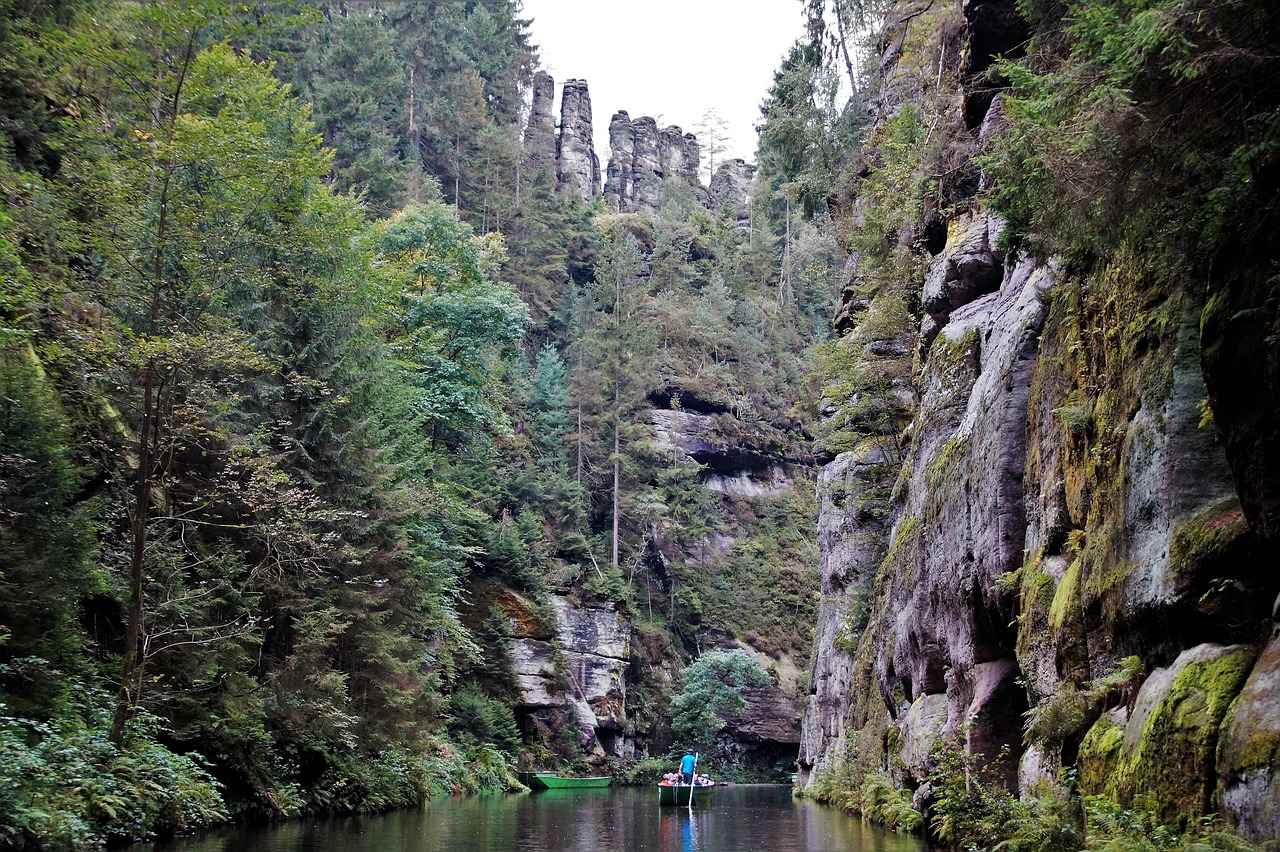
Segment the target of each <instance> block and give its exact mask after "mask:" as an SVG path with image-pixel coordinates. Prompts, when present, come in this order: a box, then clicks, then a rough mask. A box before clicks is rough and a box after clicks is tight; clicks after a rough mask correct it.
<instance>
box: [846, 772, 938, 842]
mask: <svg viewBox="0 0 1280 852" xmlns="http://www.w3.org/2000/svg"><path fill="white" fill-rule="evenodd" d="M857 810H858V811H859V812H860V813H861V814H862V815H863V816H865V817H866V818H867V819H870V820H871V821H872V822H876V823H879V824H881V825H883V826H884V827H885V828H892V829H893V830H894V831H915V830H916V829H918V828H919V827H920V826H921V825H922V824H923V823H924V815H923V814H921V813H920V812H919V811H918V810H916V809H915V808H914V807H912V805H911V795H910V793H909V792H908V791H906V790H899V789H898V788H897V787H895V786H894V785H893V781H892V779H890V778H889V776H887V775H885V774H884V773H882V772H871V773H868V774H867V776H866V778H864V779H863V782H862V797H861V801H860V803H859V806H858V808H857Z"/></svg>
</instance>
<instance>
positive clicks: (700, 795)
mask: <svg viewBox="0 0 1280 852" xmlns="http://www.w3.org/2000/svg"><path fill="white" fill-rule="evenodd" d="M715 788H716V784H715V782H714V781H710V782H707V783H704V784H694V785H693V786H689V785H688V784H659V785H658V804H660V805H679V806H681V807H688V806H689V796H690V795H691V794H692V796H693V805H694V807H697V806H698V805H709V804H711V791H712V790H714V789H715Z"/></svg>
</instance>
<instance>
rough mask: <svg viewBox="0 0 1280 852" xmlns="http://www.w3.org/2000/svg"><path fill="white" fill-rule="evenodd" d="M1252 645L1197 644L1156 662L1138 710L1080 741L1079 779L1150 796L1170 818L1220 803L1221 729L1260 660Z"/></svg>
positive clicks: (1115, 716) (1126, 798)
mask: <svg viewBox="0 0 1280 852" xmlns="http://www.w3.org/2000/svg"><path fill="white" fill-rule="evenodd" d="M1255 656H1256V649H1255V648H1253V647H1251V646H1247V645H1230V646H1223V645H1216V644H1204V645H1197V646H1196V647H1194V648H1191V649H1190V650H1188V651H1184V652H1183V653H1182V654H1181V655H1180V656H1179V657H1178V658H1177V660H1175V661H1174V663H1173V665H1171V666H1169V667H1168V668H1165V669H1156V670H1155V671H1153V672H1152V673H1151V675H1150V677H1148V678H1147V681H1146V683H1144V684H1143V686H1142V689H1141V690H1140V691H1139V692H1138V696H1137V699H1136V701H1135V703H1134V707H1133V710H1132V712H1128V711H1126V710H1125V709H1124V708H1120V709H1118V710H1115V711H1112V712H1111V713H1106V714H1104V715H1103V717H1102V718H1101V719H1099V720H1098V722H1097V723H1095V724H1094V726H1093V727H1092V728H1091V729H1090V730H1089V732H1088V733H1087V734H1086V735H1085V738H1084V742H1083V743H1082V744H1081V746H1080V762H1079V769H1080V787H1081V792H1083V793H1086V794H1093V793H1105V794H1107V795H1109V796H1111V797H1112V798H1114V799H1116V800H1117V801H1120V802H1124V803H1129V802H1132V801H1133V800H1134V798H1135V797H1138V796H1142V797H1144V798H1145V800H1146V801H1144V803H1143V804H1144V807H1150V808H1151V809H1153V810H1155V811H1156V812H1158V813H1159V814H1160V815H1161V817H1162V818H1163V819H1164V820H1165V821H1166V822H1170V823H1174V822H1176V821H1178V820H1179V819H1186V818H1189V817H1194V816H1198V815H1200V814H1205V813H1209V812H1210V811H1212V810H1213V796H1214V792H1215V790H1216V786H1217V780H1216V779H1217V772H1216V762H1215V753H1216V751H1217V748H1218V731H1219V727H1220V726H1221V724H1222V720H1223V718H1224V717H1225V716H1226V714H1227V709H1228V707H1230V706H1231V703H1232V701H1233V700H1234V699H1235V698H1236V696H1237V695H1238V694H1239V693H1240V690H1241V687H1242V686H1243V684H1244V682H1245V679H1246V678H1247V677H1248V676H1249V672H1250V670H1251V669H1252V667H1253V662H1254V658H1255Z"/></svg>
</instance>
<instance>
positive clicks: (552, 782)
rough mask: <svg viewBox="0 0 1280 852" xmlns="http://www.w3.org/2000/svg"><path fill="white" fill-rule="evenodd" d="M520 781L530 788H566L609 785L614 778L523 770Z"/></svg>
mask: <svg viewBox="0 0 1280 852" xmlns="http://www.w3.org/2000/svg"><path fill="white" fill-rule="evenodd" d="M519 778H520V783H521V784H523V785H525V786H526V787H528V788H529V789H530V790H565V789H569V788H576V787H608V786H609V782H610V781H612V780H613V779H612V778H610V777H609V776H608V775H592V776H588V777H585V778H573V777H569V776H565V775H558V774H556V773H555V772H521V773H520V775H519Z"/></svg>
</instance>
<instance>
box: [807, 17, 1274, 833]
mask: <svg viewBox="0 0 1280 852" xmlns="http://www.w3.org/2000/svg"><path fill="white" fill-rule="evenodd" d="M957 5H958V4H957ZM960 13H961V9H959V8H956V9H946V10H940V11H939V10H935V11H934V12H932V13H931V14H933V15H934V17H935V19H934V20H928V21H924V20H921V21H917V22H913V23H911V24H903V25H901V26H902V27H909V26H913V25H919V26H922V27H927V28H928V29H929V30H930V31H931V32H932V33H935V34H936V33H941V34H942V35H940V36H934V37H932V40H931V41H930V42H929V43H928V46H927V47H923V48H922V47H919V45H918V43H917V48H916V49H917V50H919V51H923V56H921V55H912V54H910V53H909V52H905V51H903V49H902V48H901V45H902V44H904V43H906V44H910V43H911V39H910V35H911V34H910V33H907V32H905V31H903V30H901V29H900V30H899V32H897V33H891V34H890V35H891V37H887V38H886V39H884V40H883V44H885V45H897V47H896V48H893V49H888V48H887V52H886V54H885V55H884V56H883V57H882V63H881V65H880V67H879V70H878V77H877V82H876V87H875V90H874V91H873V92H871V93H870V97H868V104H869V106H870V110H871V116H872V120H873V123H874V126H876V127H881V128H883V127H885V126H887V125H888V124H889V123H890V122H892V121H894V120H896V119H897V117H899V116H901V115H903V110H904V109H906V108H908V107H907V105H909V104H915V105H918V104H921V103H923V104H926V105H927V108H928V110H936V112H937V118H936V119H935V120H934V127H933V128H932V129H930V131H929V132H930V133H931V134H933V133H938V134H939V136H941V135H942V134H944V133H950V134H951V135H950V136H949V137H948V138H947V141H946V143H945V148H946V149H945V150H944V151H943V152H942V154H941V155H940V159H941V160H942V161H943V162H945V163H947V164H948V165H949V166H950V167H951V171H950V172H949V173H948V174H950V175H951V176H952V177H951V178H950V182H949V183H947V182H946V181H944V183H943V185H942V186H941V187H940V189H939V194H940V196H943V198H942V203H938V204H936V205H935V206H934V207H933V209H925V210H922V211H919V215H918V217H917V218H916V219H915V221H914V222H913V223H912V224H911V225H910V226H909V227H908V228H907V229H905V230H904V231H903V232H902V233H901V234H899V235H898V237H899V238H900V239H901V241H902V243H903V244H904V245H910V246H912V247H913V251H914V252H915V255H914V256H915V257H917V258H919V261H920V264H921V266H920V269H921V273H920V275H919V277H918V278H917V279H913V280H915V281H917V282H918V283H916V284H915V285H913V286H914V287H915V290H914V292H913V293H911V294H909V299H908V301H909V302H914V303H916V304H918V305H919V306H920V308H921V312H920V315H921V316H922V321H921V323H920V325H919V326H917V327H912V328H907V327H905V326H903V325H901V324H900V325H899V326H897V327H895V328H886V326H885V323H883V322H879V323H876V322H875V319H876V317H877V316H883V313H881V314H878V313H877V305H878V304H881V303H885V302H886V300H887V299H888V298H889V294H887V293H886V292H885V291H884V290H883V288H882V289H881V290H880V292H879V293H878V294H876V295H873V296H872V297H870V300H869V301H868V298H867V296H866V295H865V294H866V292H867V289H868V288H867V287H866V286H865V284H866V281H865V280H864V272H865V269H866V266H865V263H864V259H863V258H862V257H861V256H859V255H858V254H856V253H855V254H854V255H853V257H852V258H851V261H850V272H849V280H850V286H849V287H848V288H847V289H846V294H845V304H844V306H843V307H842V309H841V314H840V320H839V321H838V328H839V329H840V330H841V331H843V332H844V333H845V335H846V337H845V341H844V343H845V345H846V346H848V347H849V348H850V350H851V351H852V352H853V353H854V357H855V360H856V361H857V363H858V364H859V365H860V366H861V367H862V368H867V369H873V370H878V371H881V372H886V371H887V372H888V373H892V374H895V375H906V376H910V377H913V379H912V380H908V381H897V382H895V383H894V384H893V385H892V387H891V389H890V390H889V391H887V393H892V394H896V395H897V396H898V397H899V398H901V397H903V396H905V397H906V401H907V409H908V411H909V412H910V418H909V419H910V423H909V426H908V427H907V428H906V430H905V431H904V432H903V433H902V434H901V435H899V436H897V437H892V436H890V439H888V440H880V441H866V442H863V444H861V445H860V446H858V447H857V448H855V449H853V450H850V451H847V452H844V453H841V454H840V455H838V456H837V457H835V458H834V459H833V460H831V461H830V462H829V463H828V464H827V465H826V466H825V467H824V469H823V471H822V473H821V476H820V480H819V499H820V503H821V517H820V528H819V536H820V537H819V545H820V548H821V567H822V593H823V597H822V603H821V611H820V621H819V625H818V629H817V635H818V639H817V647H816V654H815V661H814V665H813V669H812V676H811V692H810V695H809V696H808V704H807V708H806V713H805V717H804V723H803V735H802V742H801V747H800V777H799V783H800V785H801V786H802V787H808V786H811V785H812V784H813V783H814V781H815V780H816V779H817V778H818V776H819V775H820V774H821V773H823V772H825V771H828V770H830V769H832V768H834V767H836V766H838V765H845V766H846V767H847V766H848V765H852V766H854V767H856V768H857V769H858V770H860V771H861V772H863V773H870V772H884V773H887V774H888V775H889V776H891V777H892V779H893V780H894V782H895V783H896V784H897V785H898V786H900V787H902V788H905V789H907V790H910V791H914V793H915V798H916V802H917V804H918V805H920V806H922V807H927V805H928V802H929V787H928V776H929V774H930V772H932V771H933V770H934V769H936V767H937V765H938V759H939V756H938V749H939V748H940V747H944V748H945V747H950V748H954V749H958V750H960V751H963V752H966V753H968V754H970V755H981V756H982V757H981V766H982V771H983V773H984V777H987V778H989V779H991V780H993V781H995V782H997V783H1001V784H1004V785H1005V786H1007V787H1008V788H1009V789H1012V790H1018V791H1021V792H1022V793H1024V794H1030V793H1032V792H1033V791H1035V790H1036V789H1042V788H1043V785H1044V784H1047V783H1051V782H1053V781H1055V780H1056V779H1057V778H1058V775H1059V771H1060V770H1062V769H1070V770H1072V771H1073V773H1074V775H1075V777H1076V778H1077V779H1078V784H1079V790H1080V792H1081V793H1082V794H1091V793H1106V794H1108V795H1110V796H1112V797H1113V798H1115V799H1116V800H1118V801H1120V802H1122V803H1131V802H1133V800H1134V797H1135V796H1136V795H1137V794H1139V793H1142V794H1145V796H1146V799H1145V802H1146V803H1147V805H1148V806H1149V807H1151V808H1153V809H1154V810H1155V811H1156V812H1157V813H1158V814H1159V815H1160V816H1161V817H1162V818H1164V819H1166V820H1168V821H1170V822H1174V821H1176V820H1177V819H1179V818H1180V817H1182V816H1188V815H1190V816H1194V815H1199V814H1205V813H1211V812H1217V813H1220V814H1223V815H1225V817H1226V818H1227V819H1228V820H1229V821H1230V822H1231V823H1232V824H1233V825H1234V826H1236V827H1237V828H1238V829H1239V830H1240V831H1241V832H1242V833H1243V834H1244V835H1246V836H1247V837H1250V838H1252V839H1254V840H1268V839H1273V838H1275V837H1276V836H1280V806H1278V805H1277V802H1280V710H1277V702H1276V693H1275V689H1276V686H1277V683H1278V682H1280V628H1278V627H1277V621H1276V617H1277V613H1276V607H1277V604H1278V603H1280V601H1278V600H1277V593H1280V573H1278V572H1276V571H1275V570H1274V566H1275V564H1276V560H1275V545H1276V544H1277V534H1276V529H1275V526H1274V524H1273V523H1272V519H1273V518H1274V506H1275V505H1276V502H1275V501H1276V490H1277V483H1276V481H1275V480H1274V478H1273V479H1272V480H1271V481H1270V483H1268V484H1265V485H1264V484H1262V482H1261V476H1260V474H1259V472H1258V469H1257V466H1261V468H1262V469H1266V470H1270V469H1272V468H1271V467H1269V465H1272V464H1273V463H1274V457H1275V453H1274V446H1275V440H1276V436H1275V432H1274V425H1273V424H1274V410H1272V411H1271V413H1269V414H1268V413H1265V407H1266V406H1265V403H1261V404H1260V403H1258V402H1257V399H1264V400H1265V399H1269V398H1272V396H1271V395H1273V394H1274V391H1275V384H1276V383H1275V382H1274V381H1270V382H1268V381H1267V379H1266V376H1267V371H1268V370H1273V369H1274V365H1275V360H1276V359H1275V356H1274V354H1270V355H1269V354H1268V351H1269V350H1268V349H1267V348H1266V345H1265V344H1258V343H1257V342H1256V340H1257V338H1253V339H1252V340H1251V339H1250V338H1248V337H1240V338H1235V337H1231V336H1230V335H1228V334H1226V333H1225V328H1226V325H1227V324H1226V322H1225V321H1224V322H1223V323H1222V328H1218V327H1215V325H1214V322H1215V318H1217V317H1221V316H1223V314H1222V312H1221V311H1220V309H1219V310H1218V311H1217V313H1215V309H1216V306H1215V305H1214V304H1213V302H1212V300H1210V302H1209V303H1208V304H1206V299H1205V296H1204V294H1203V293H1202V292H1200V291H1199V290H1198V289H1197V288H1196V287H1195V286H1193V284H1192V283H1191V282H1188V281H1185V280H1177V279H1174V280H1170V278H1169V277H1168V276H1162V274H1161V272H1160V269H1159V267H1158V265H1157V264H1148V263H1144V262H1142V259H1140V258H1133V257H1123V256H1116V257H1112V258H1104V259H1102V261H1101V262H1098V263H1093V264H1090V265H1083V264H1079V263H1074V264H1072V263H1066V262H1064V261H1060V260H1058V259H1055V258H1043V257H1036V256H1033V255H1030V254H1028V253H1026V252H1021V251H1018V250H1016V249H1008V248H1006V247H1005V242H1006V241H1002V240H1001V235H1002V232H1003V230H1004V228H1005V224H1004V223H1003V222H1002V221H1001V220H1000V218H999V217H997V216H996V215H994V214H992V213H991V212H989V211H987V210H986V209H984V207H983V205H982V203H981V200H980V196H979V195H977V191H978V190H979V189H980V188H982V187H984V186H986V185H987V183H986V182H987V181H988V178H987V176H986V175H983V174H982V173H981V172H980V171H979V169H978V167H977V166H976V165H974V164H973V161H972V157H973V156H974V155H975V154H978V153H981V152H982V151H983V150H984V146H985V145H986V141H987V140H988V139H990V138H991V134H995V133H999V132H1001V109H1002V106H1001V95H1000V93H999V90H998V86H996V85H994V84H992V83H991V82H990V77H989V75H987V74H986V71H987V69H988V67H989V66H990V64H991V59H992V57H994V56H995V55H997V54H999V53H1006V54H1008V53H1010V52H1016V49H1017V45H1018V44H1020V43H1021V41H1022V40H1024V39H1025V37H1026V26H1025V24H1023V23H1022V21H1021V19H1020V18H1019V17H1018V14H1017V12H1016V10H1015V8H1014V5H1013V3H1012V2H1004V0H989V1H988V2H982V3H979V2H973V3H969V2H966V3H965V4H963V9H962V13H963V17H961V14H960ZM927 17H928V16H924V18H927ZM913 63H914V64H915V66H919V67H913V65H912V64H913ZM921 68H923V69H925V70H923V71H922V70H921ZM948 80H949V81H951V83H950V84H949V85H948V83H947V81H948ZM935 81H936V82H935ZM939 83H940V84H942V85H941V87H938V84H939ZM927 118H928V113H927V112H926V119H927ZM925 123H926V124H927V121H926V122H925ZM948 127H950V130H946V129H945V128H948ZM939 128H943V129H941V130H940V129H939ZM873 138H875V137H874V132H873ZM935 138H936V137H935ZM881 155H882V154H881V152H879V151H875V150H872V151H871V152H870V153H869V155H868V158H869V165H870V166H877V165H879V162H878V160H877V158H878V157H880V156H881ZM947 193H951V195H950V196H949V197H947ZM864 204H865V202H863V201H859V200H855V201H854V203H853V206H852V208H851V210H850V211H849V215H850V216H852V217H853V218H854V219H855V220H857V218H858V217H859V216H861V215H863V213H864V211H865V207H864ZM895 297H897V295H896V294H895ZM1243 321H1249V322H1254V321H1257V318H1256V317H1254V316H1253V315H1249V316H1248V317H1246V319H1245V320H1243ZM1246 352H1252V353H1253V354H1254V357H1256V358H1257V359H1258V360H1257V364H1258V367H1257V376H1258V386H1257V388H1256V390H1255V392H1254V394H1255V396H1252V397H1251V396H1250V393H1249V391H1248V389H1247V387H1246V386H1245V384H1244V383H1243V382H1241V381H1239V380H1238V379H1237V380H1235V381H1234V382H1233V381H1232V380H1230V379H1228V378H1226V377H1225V376H1224V375H1223V374H1222V373H1221V371H1219V372H1217V373H1215V372H1214V369H1215V367H1217V365H1219V364H1223V363H1235V364H1237V365H1238V366H1240V367H1241V368H1243V365H1242V363H1241V359H1242V358H1244V357H1245V353H1246ZM886 365H888V366H887V367H886ZM1206 378H1208V379H1209V380H1210V381H1209V383H1206ZM1211 385H1212V387H1211ZM1211 391H1212V392H1211ZM1220 410H1226V411H1240V412H1244V413H1242V414H1241V415H1240V417H1239V418H1238V419H1237V420H1235V421H1232V422H1224V420H1223V419H1218V420H1216V422H1215V418H1214V416H1213V415H1214V414H1215V413H1217V412H1218V411H1220ZM1248 459H1253V460H1254V462H1253V464H1252V465H1251V464H1250V463H1249V462H1248V461H1247V460H1248Z"/></svg>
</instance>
